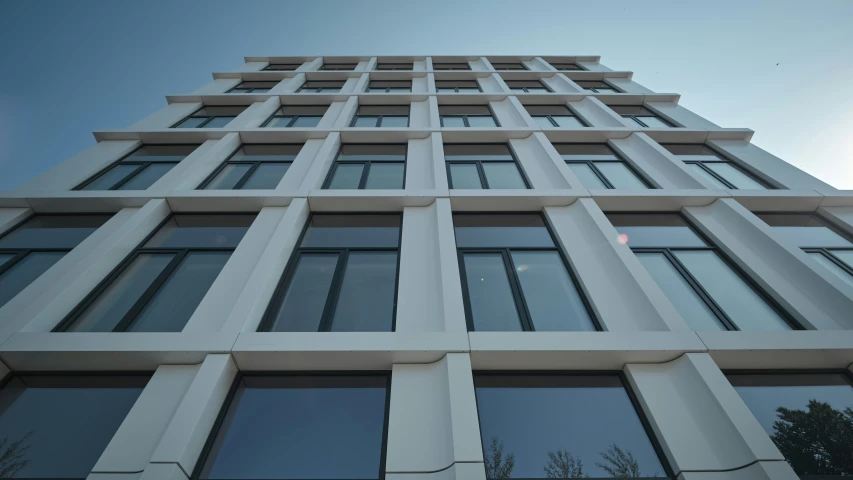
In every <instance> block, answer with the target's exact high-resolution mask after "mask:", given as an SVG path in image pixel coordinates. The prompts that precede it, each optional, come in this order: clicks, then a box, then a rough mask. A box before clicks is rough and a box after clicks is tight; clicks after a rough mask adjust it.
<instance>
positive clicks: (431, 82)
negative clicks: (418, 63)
mask: <svg viewBox="0 0 853 480" xmlns="http://www.w3.org/2000/svg"><path fill="white" fill-rule="evenodd" d="M426 81H427V93H438V90H437V88H436V86H435V74H434V73H427V76H426Z"/></svg>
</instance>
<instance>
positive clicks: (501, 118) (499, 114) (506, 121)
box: [489, 97, 527, 128]
mask: <svg viewBox="0 0 853 480" xmlns="http://www.w3.org/2000/svg"><path fill="white" fill-rule="evenodd" d="M513 100H514V101H515V102H513ZM489 106H490V107H492V112H494V114H495V118H496V119H497V121H498V123H499V124H500V126H501V127H502V128H526V126H527V122H525V121H524V117H522V116H521V112H519V111H518V107H521V104H520V103H519V102H518V99H516V98H515V97H507V98H506V99H504V100H501V101H499V102H489Z"/></svg>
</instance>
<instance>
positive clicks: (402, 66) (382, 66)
mask: <svg viewBox="0 0 853 480" xmlns="http://www.w3.org/2000/svg"><path fill="white" fill-rule="evenodd" d="M376 69H377V70H412V69H413V64H412V63H411V62H410V63H404V62H391V63H377V64H376Z"/></svg>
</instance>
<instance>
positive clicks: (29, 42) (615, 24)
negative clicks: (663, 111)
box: [0, 0, 853, 189]
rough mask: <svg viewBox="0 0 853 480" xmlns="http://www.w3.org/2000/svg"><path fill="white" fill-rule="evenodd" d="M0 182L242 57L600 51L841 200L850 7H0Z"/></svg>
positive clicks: (507, 0)
mask: <svg viewBox="0 0 853 480" xmlns="http://www.w3.org/2000/svg"><path fill="white" fill-rule="evenodd" d="M0 45H2V49H0V189H7V188H13V187H15V186H17V185H18V184H20V183H22V182H24V181H26V180H28V179H30V178H32V177H34V176H36V175H37V174H39V173H41V172H43V171H45V170H47V169H49V168H50V167H52V166H54V165H56V164H58V163H60V162H62V161H63V160H65V159H67V158H69V157H71V156H72V155H75V154H76V153H78V152H80V151H82V150H84V149H86V148H87V147H89V146H91V145H92V144H94V139H93V137H92V134H91V132H92V131H93V130H98V129H109V128H122V127H126V126H128V125H130V124H131V123H133V122H135V121H136V120H138V119H141V118H142V117H144V116H146V115H148V114H150V113H152V112H154V111H156V110H158V109H160V108H161V107H163V106H165V105H166V99H165V96H166V95H171V94H181V93H189V92H191V91H193V90H195V89H197V88H198V87H200V86H201V85H203V84H205V83H207V82H209V81H210V80H211V75H210V74H211V72H213V71H222V70H231V69H233V68H235V67H237V66H238V65H240V64H241V63H242V62H243V57H244V56H255V55H257V56H261V55H324V54H325V55H399V54H421V55H425V54H426V55H428V54H433V55H440V54H448V55H454V54H509V55H513V54H536V55H574V54H580V55H601V57H602V59H601V62H602V63H603V64H604V65H607V66H608V67H610V68H613V69H616V70H631V71H634V72H635V75H634V80H635V81H637V82H638V83H640V84H642V85H644V86H646V87H648V88H650V89H652V90H653V91H656V92H669V93H672V92H674V93H680V94H681V95H682V98H681V104H682V105H684V106H685V107H687V108H689V109H691V110H693V111H695V112H697V113H698V114H700V115H702V116H704V117H706V118H708V119H709V120H711V121H713V122H715V123H717V124H718V125H721V126H724V127H746V128H751V129H753V130H755V131H756V134H755V136H754V137H753V142H754V143H756V144H757V145H758V146H760V147H762V148H765V149H766V150H769V151H770V152H772V153H774V154H776V155H778V156H780V157H781V158H783V159H785V160H787V161H788V162H790V163H793V164H794V165H796V166H798V167H800V168H802V169H803V170H805V171H807V172H809V173H811V174H813V175H815V176H817V177H818V178H820V179H822V180H824V181H826V182H828V183H830V184H832V185H834V186H836V187H838V188H848V189H853V135H851V134H853V0H824V1H810V2H805V1H790V0H713V1H703V2H699V1H684V0H671V1H655V0H648V1H636V0H603V1H599V2H590V1H586V2H579V1H569V0H529V1H521V0H477V1H473V0H472V1H466V0H420V1H415V0H337V1H334V0H301V1H248V0H228V1H225V0H209V1H177V0H145V1H119V0H106V1H101V0H98V1H96V0H81V1H61V0H54V1H42V0H26V1H14V0H0Z"/></svg>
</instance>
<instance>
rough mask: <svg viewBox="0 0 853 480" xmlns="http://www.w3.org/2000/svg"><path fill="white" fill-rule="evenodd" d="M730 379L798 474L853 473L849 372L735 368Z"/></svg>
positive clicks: (852, 389) (852, 406) (852, 404)
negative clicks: (746, 371)
mask: <svg viewBox="0 0 853 480" xmlns="http://www.w3.org/2000/svg"><path fill="white" fill-rule="evenodd" d="M728 378H729V381H730V382H731V384H732V386H734V388H735V390H737V392H738V394H739V395H740V397H741V399H743V401H744V403H746V405H747V407H749V409H750V411H752V414H753V415H755V418H756V419H757V420H758V423H760V424H761V426H762V427H764V430H765V431H766V432H767V434H768V435H770V439H771V440H773V442H774V443H775V444H776V446H777V447H778V448H779V451H780V452H782V455H784V456H785V459H786V460H788V463H789V464H791V468H793V469H794V472H796V473H797V474H798V475H801V476H808V475H815V477H814V478H830V477H832V478H834V477H835V476H839V477H840V476H845V475H850V474H851V472H853V457H851V455H850V438H853V384H851V380H850V377H849V374H845V373H812V374H809V373H804V374H777V373H768V374H742V373H737V372H732V373H730V374H729V375H728ZM804 478H813V477H804Z"/></svg>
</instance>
